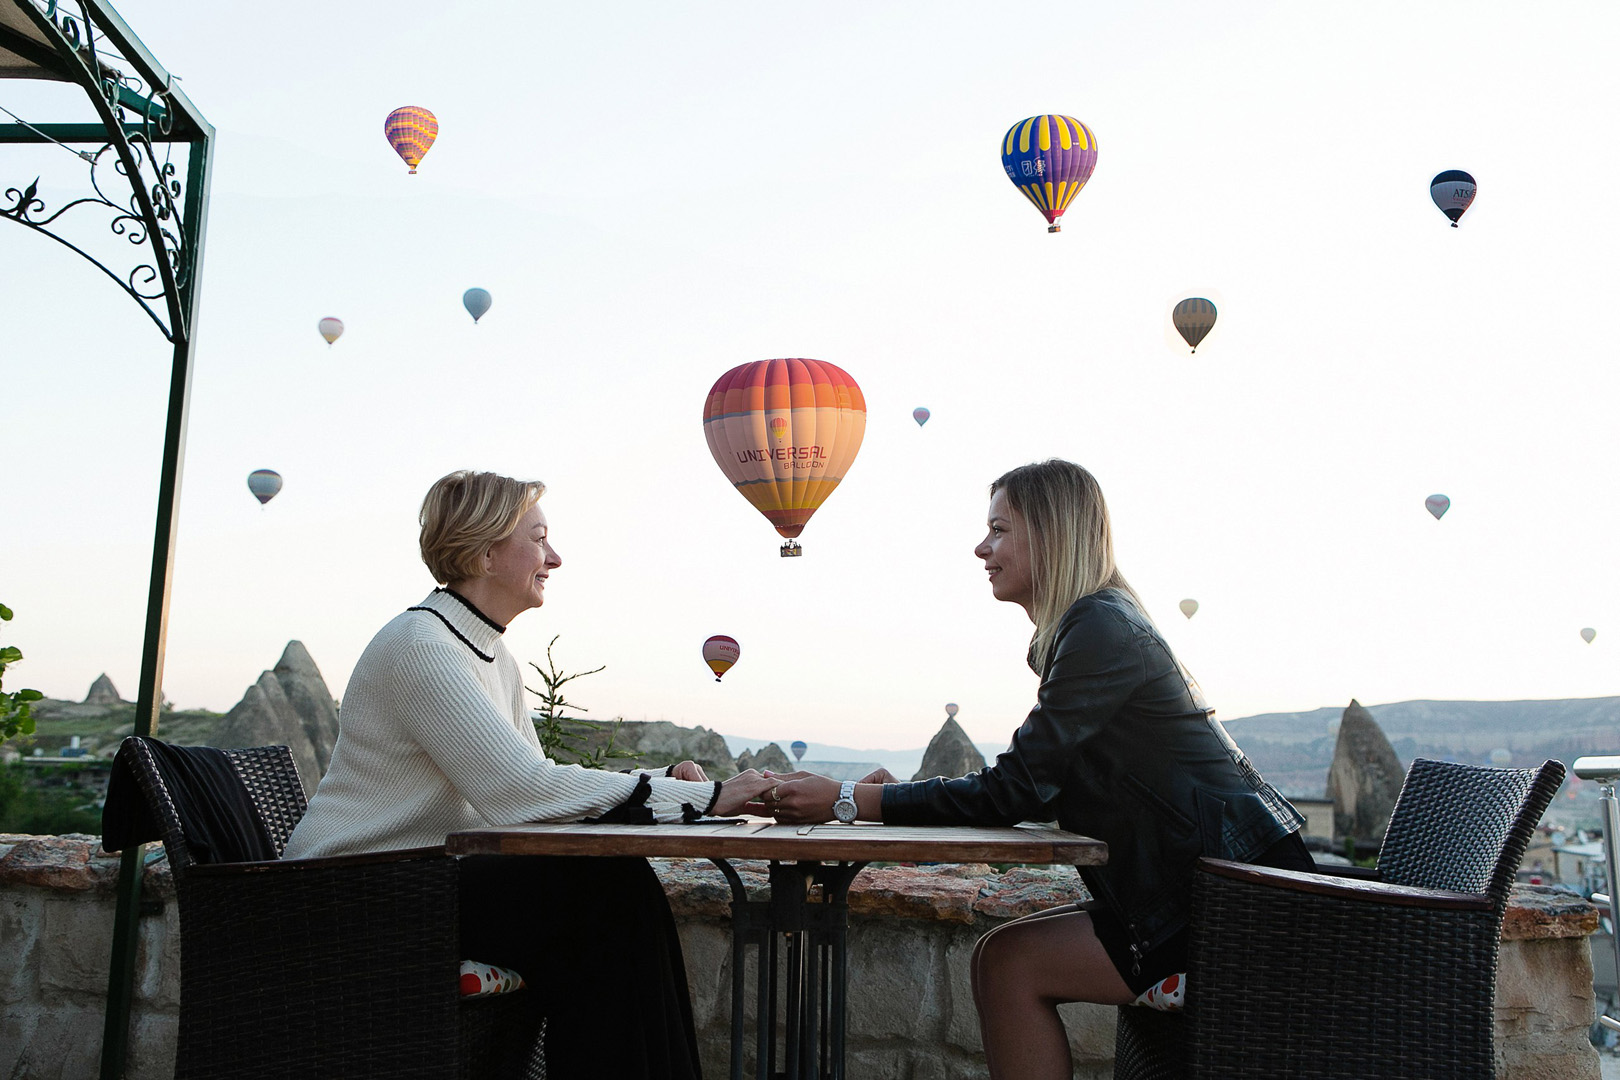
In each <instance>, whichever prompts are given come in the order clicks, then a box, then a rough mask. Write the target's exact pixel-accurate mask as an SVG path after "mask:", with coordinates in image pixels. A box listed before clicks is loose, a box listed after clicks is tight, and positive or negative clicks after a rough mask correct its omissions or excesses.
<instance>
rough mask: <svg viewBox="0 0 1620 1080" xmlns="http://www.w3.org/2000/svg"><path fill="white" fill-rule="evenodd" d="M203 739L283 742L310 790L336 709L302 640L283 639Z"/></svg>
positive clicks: (332, 739)
mask: <svg viewBox="0 0 1620 1080" xmlns="http://www.w3.org/2000/svg"><path fill="white" fill-rule="evenodd" d="M208 742H209V744H210V745H212V746H221V747H242V746H275V745H285V746H286V747H287V748H288V749H289V750H291V751H292V756H293V761H294V762H295V763H296V764H297V765H298V775H299V778H300V779H301V780H302V781H303V782H304V793H305V794H306V795H311V794H314V792H315V785H316V784H318V783H319V782H320V779H321V776H322V775H323V774H324V773H325V772H326V766H327V764H328V763H329V762H330V761H331V760H332V746H333V744H335V743H336V742H337V707H336V706H335V705H334V704H333V702H332V695H331V693H330V692H329V691H328V690H327V689H326V682H325V680H323V679H322V678H321V673H320V670H319V669H318V668H317V667H316V666H315V661H314V660H312V659H311V658H310V655H309V652H308V650H306V649H305V648H304V646H303V643H302V642H297V641H289V642H288V643H287V648H286V650H285V651H283V652H282V654H281V659H280V660H279V661H277V662H276V667H275V670H274V671H266V672H265V673H264V674H262V675H260V676H259V681H258V682H256V683H254V684H253V685H252V686H250V687H248V690H247V693H246V694H244V695H242V700H241V701H239V702H237V703H236V704H235V705H234V706H233V707H232V708H231V711H230V712H228V713H226V714H225V716H224V717H223V718H222V719H221V720H220V722H219V726H218V727H217V728H215V729H214V733H213V735H212V736H211V737H210V738H209V740H208Z"/></svg>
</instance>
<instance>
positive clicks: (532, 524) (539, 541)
mask: <svg viewBox="0 0 1620 1080" xmlns="http://www.w3.org/2000/svg"><path fill="white" fill-rule="evenodd" d="M546 536H547V526H546V515H545V514H544V512H542V511H541V509H540V506H539V504H538V503H537V504H535V505H534V506H531V507H530V508H529V511H528V513H526V514H524V515H523V517H522V519H521V520H520V521H519V522H518V526H517V528H516V529H514V530H513V531H512V535H511V536H508V537H507V538H506V539H505V540H501V541H499V542H497V543H495V544H494V545H492V546H491V547H490V549H489V552H488V554H486V555H485V556H484V576H483V577H482V578H480V579H479V584H478V591H479V592H480V593H482V594H483V595H484V596H485V597H486V598H487V602H489V603H490V605H491V606H492V607H498V608H500V609H501V610H500V614H497V613H496V612H495V611H486V612H485V614H487V615H489V616H490V617H491V618H494V619H496V620H497V621H502V622H504V621H506V620H510V619H511V618H513V617H515V616H516V615H517V614H518V613H519V612H522V611H527V610H528V609H529V608H536V607H539V606H540V605H541V604H544V603H545V602H546V576H547V575H548V574H550V573H551V571H553V570H555V569H556V568H557V567H559V566H561V565H562V559H561V558H559V557H558V555H557V552H556V551H554V550H553V549H552V547H551V542H550V541H549V540H548V539H547V538H546ZM503 615H504V616H505V619H502V616H503Z"/></svg>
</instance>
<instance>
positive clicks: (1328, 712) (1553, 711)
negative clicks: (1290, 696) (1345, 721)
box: [1226, 697, 1620, 798]
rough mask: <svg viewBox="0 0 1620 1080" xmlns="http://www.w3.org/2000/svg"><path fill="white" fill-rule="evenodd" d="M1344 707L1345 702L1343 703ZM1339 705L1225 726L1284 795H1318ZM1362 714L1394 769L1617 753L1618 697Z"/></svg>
mask: <svg viewBox="0 0 1620 1080" xmlns="http://www.w3.org/2000/svg"><path fill="white" fill-rule="evenodd" d="M1346 704H1348V703H1346ZM1343 711H1344V708H1343V706H1335V707H1331V708H1323V709H1312V710H1311V711H1310V712H1301V713H1266V714H1264V715H1261V716H1246V717H1242V718H1240V719H1236V720H1228V721H1226V730H1227V731H1228V732H1230V733H1231V735H1232V737H1233V738H1234V739H1236V740H1237V741H1238V744H1239V745H1240V746H1242V747H1243V749H1244V751H1245V752H1246V753H1247V754H1248V755H1249V757H1250V759H1251V760H1253V761H1254V764H1255V766H1256V767H1257V768H1258V769H1259V770H1260V772H1261V773H1262V774H1263V775H1264V776H1265V778H1266V779H1267V780H1269V781H1271V782H1272V783H1273V784H1275V785H1276V786H1277V787H1279V788H1281V789H1282V790H1283V791H1284V792H1286V793H1288V794H1290V795H1298V796H1302V797H1305V798H1319V797H1321V795H1322V794H1323V792H1324V790H1325V788H1326V784H1327V769H1328V765H1329V764H1330V763H1331V762H1332V761H1333V747H1334V743H1335V740H1336V732H1337V728H1336V727H1334V726H1333V725H1336V724H1337V722H1338V719H1339V714H1340V713H1342V712H1343ZM1367 711H1368V712H1370V713H1372V715H1373V719H1375V720H1377V721H1378V726H1379V727H1381V728H1382V729H1383V731H1384V734H1385V735H1386V736H1388V737H1389V741H1390V744H1391V745H1392V746H1394V748H1395V753H1396V754H1397V755H1399V757H1400V759H1401V762H1402V764H1410V763H1411V761H1412V759H1413V758H1414V757H1432V758H1441V759H1445V760H1451V761H1470V762H1476V763H1479V764H1486V763H1488V762H1489V759H1490V755H1491V751H1493V750H1497V749H1503V750H1506V751H1508V753H1509V754H1510V755H1512V763H1513V764H1515V765H1530V764H1538V763H1540V762H1542V761H1544V760H1546V759H1547V758H1557V759H1558V760H1560V761H1563V762H1565V763H1568V762H1570V761H1573V760H1574V759H1575V758H1577V757H1580V756H1582V755H1583V754H1599V753H1620V697H1603V698H1566V699H1561V700H1555V701H1398V702H1393V703H1391V704H1388V705H1369V706H1367Z"/></svg>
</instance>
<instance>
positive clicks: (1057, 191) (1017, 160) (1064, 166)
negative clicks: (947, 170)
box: [1001, 115, 1097, 233]
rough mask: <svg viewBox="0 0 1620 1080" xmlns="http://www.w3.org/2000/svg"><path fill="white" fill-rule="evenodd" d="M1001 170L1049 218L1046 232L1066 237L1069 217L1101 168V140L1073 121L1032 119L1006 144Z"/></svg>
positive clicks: (1014, 131) (1006, 139) (1009, 136)
mask: <svg viewBox="0 0 1620 1080" xmlns="http://www.w3.org/2000/svg"><path fill="white" fill-rule="evenodd" d="M1001 167H1002V168H1003V169H1005V170H1006V171H1007V179H1009V180H1011V181H1012V182H1013V186H1014V187H1016V188H1017V189H1018V190H1019V191H1021V192H1023V193H1024V198H1026V199H1028V200H1029V201H1030V202H1032V203H1034V204H1035V209H1037V210H1039V211H1040V212H1041V214H1042V215H1044V216H1045V218H1046V220H1047V229H1046V231H1047V232H1049V233H1055V232H1062V231H1063V226H1062V225H1060V224H1058V223H1059V221H1061V220H1062V218H1063V211H1065V210H1067V209H1068V208H1069V203H1071V202H1073V201H1074V197H1075V196H1076V195H1078V194H1080V189H1081V188H1083V187H1085V186H1086V181H1087V180H1090V179H1091V173H1092V170H1094V169H1096V167H1097V137H1096V136H1095V135H1093V134H1092V133H1091V129H1090V128H1088V127H1086V125H1084V124H1082V123H1081V122H1080V121H1078V120H1076V119H1075V118H1074V117H1072V116H1056V115H1047V116H1031V117H1030V118H1029V119H1027V120H1020V121H1018V123H1016V124H1014V125H1013V126H1012V127H1011V128H1009V129H1008V131H1007V134H1006V137H1004V138H1003V139H1002V140H1001Z"/></svg>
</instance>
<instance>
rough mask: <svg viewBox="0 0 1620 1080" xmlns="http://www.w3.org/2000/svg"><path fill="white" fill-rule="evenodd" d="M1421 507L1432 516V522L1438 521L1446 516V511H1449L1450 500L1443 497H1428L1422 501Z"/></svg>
mask: <svg viewBox="0 0 1620 1080" xmlns="http://www.w3.org/2000/svg"><path fill="white" fill-rule="evenodd" d="M1423 505H1424V506H1426V507H1428V509H1429V513H1431V514H1433V515H1434V520H1436V521H1439V520H1440V519H1441V518H1443V517H1445V516H1446V511H1447V510H1450V509H1451V500H1450V499H1448V498H1446V497H1445V496H1444V495H1430V496H1429V497H1428V498H1427V499H1424V500H1423Z"/></svg>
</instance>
